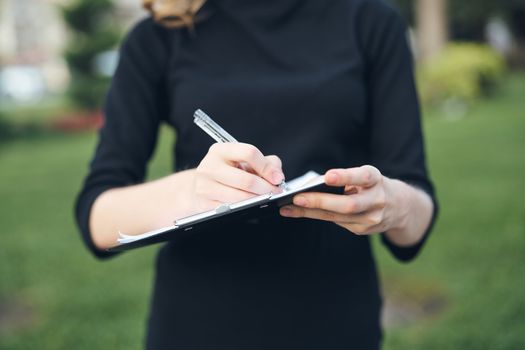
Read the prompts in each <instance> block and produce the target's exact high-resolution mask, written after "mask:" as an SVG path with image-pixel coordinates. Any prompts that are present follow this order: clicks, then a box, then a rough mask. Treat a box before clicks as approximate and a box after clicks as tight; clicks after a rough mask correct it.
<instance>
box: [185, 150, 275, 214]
mask: <svg viewBox="0 0 525 350" xmlns="http://www.w3.org/2000/svg"><path fill="white" fill-rule="evenodd" d="M283 180H284V174H283V171H282V163H281V160H280V159H279V157H277V156H274V155H270V156H264V155H263V154H262V153H261V151H259V150H258V149H257V148H256V147H255V146H253V145H250V144H245V143H215V144H213V145H212V146H211V147H210V149H209V151H208V153H207V154H206V156H205V157H204V158H203V159H202V161H201V163H200V164H199V166H198V167H197V169H196V170H195V173H194V181H193V191H192V192H193V203H192V207H193V210H194V211H195V212H202V211H206V210H211V209H213V208H215V207H217V206H219V205H220V204H222V203H233V202H238V201H241V200H245V199H248V198H250V197H253V196H256V195H261V194H265V193H270V192H273V193H278V192H280V191H281V190H280V188H279V187H278V185H279V184H280V183H281V182H282V181H283Z"/></svg>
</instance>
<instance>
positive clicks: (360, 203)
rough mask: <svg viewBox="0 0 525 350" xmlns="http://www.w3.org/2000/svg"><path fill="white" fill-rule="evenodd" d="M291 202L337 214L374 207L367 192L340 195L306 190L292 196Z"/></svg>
mask: <svg viewBox="0 0 525 350" xmlns="http://www.w3.org/2000/svg"><path fill="white" fill-rule="evenodd" d="M293 204H295V205H297V206H299V207H303V208H310V209H323V210H328V211H332V212H335V213H339V214H345V215H349V214H356V213H361V212H364V211H367V210H369V209H371V208H373V207H374V204H375V203H374V201H373V197H372V196H371V193H369V192H362V193H361V194H355V195H344V194H343V195H341V194H331V193H320V192H306V193H301V194H299V195H297V196H295V197H294V199H293Z"/></svg>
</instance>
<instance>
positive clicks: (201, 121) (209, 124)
mask: <svg viewBox="0 0 525 350" xmlns="http://www.w3.org/2000/svg"><path fill="white" fill-rule="evenodd" d="M193 118H194V119H193V122H194V123H195V124H197V125H198V126H199V127H200V128H201V129H202V130H204V132H206V134H208V135H210V136H211V137H212V138H213V139H214V140H215V141H216V142H219V143H225V142H238V141H237V140H236V139H235V138H234V137H233V136H232V135H230V134H229V133H228V132H227V131H226V130H224V129H223V128H222V127H221V126H220V125H219V124H217V123H216V122H214V121H213V119H211V118H210V116H209V115H207V114H206V113H204V112H203V111H202V110H201V109H197V110H196V111H195V113H193ZM279 187H280V188H281V189H282V190H283V191H285V190H286V189H287V187H286V182H285V181H284V180H283V181H282V182H281V184H280V185H279Z"/></svg>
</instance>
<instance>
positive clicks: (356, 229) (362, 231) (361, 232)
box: [352, 225, 366, 236]
mask: <svg viewBox="0 0 525 350" xmlns="http://www.w3.org/2000/svg"><path fill="white" fill-rule="evenodd" d="M352 232H353V233H355V234H356V235H358V236H362V235H364V234H365V233H366V229H365V227H364V226H362V225H356V226H354V227H352Z"/></svg>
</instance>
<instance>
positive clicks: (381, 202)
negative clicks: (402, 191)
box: [377, 191, 386, 209]
mask: <svg viewBox="0 0 525 350" xmlns="http://www.w3.org/2000/svg"><path fill="white" fill-rule="evenodd" d="M377 207H378V208H379V209H383V208H385V207H386V194H385V192H384V191H381V192H380V193H379V195H378V199H377Z"/></svg>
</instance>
